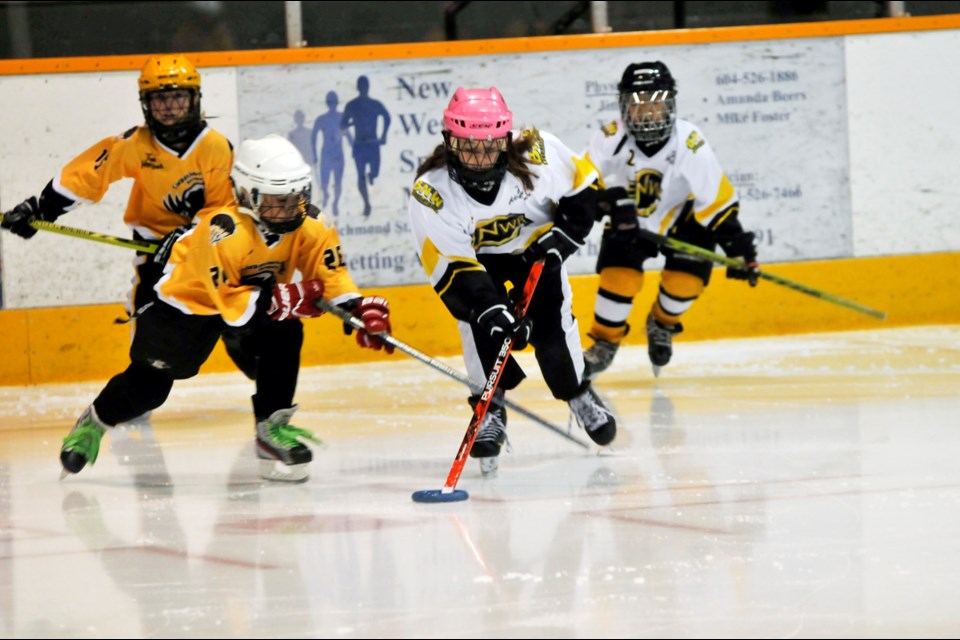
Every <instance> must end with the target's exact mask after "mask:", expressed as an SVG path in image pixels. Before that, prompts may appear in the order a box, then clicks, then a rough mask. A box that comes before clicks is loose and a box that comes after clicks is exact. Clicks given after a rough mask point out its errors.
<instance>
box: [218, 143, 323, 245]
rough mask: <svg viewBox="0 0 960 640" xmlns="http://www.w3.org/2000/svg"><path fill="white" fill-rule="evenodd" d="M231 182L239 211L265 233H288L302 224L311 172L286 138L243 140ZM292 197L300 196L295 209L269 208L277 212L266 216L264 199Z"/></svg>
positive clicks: (307, 201)
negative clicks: (258, 224)
mask: <svg viewBox="0 0 960 640" xmlns="http://www.w3.org/2000/svg"><path fill="white" fill-rule="evenodd" d="M230 179H231V180H232V181H233V192H234V195H235V196H236V198H237V204H238V209H239V210H240V211H241V212H242V213H245V214H247V215H249V216H251V217H253V219H254V220H256V221H257V222H259V223H260V224H261V225H262V226H263V227H265V228H266V230H267V231H270V232H272V233H289V232H291V231H293V230H295V229H297V228H298V227H299V226H300V225H301V224H303V219H304V217H306V215H307V208H308V207H309V206H310V191H311V183H312V171H311V170H310V166H309V165H308V164H307V163H306V162H304V161H303V156H301V155H300V152H299V151H297V148H296V147H294V146H293V144H292V143H291V142H290V141H289V140H287V139H286V138H282V137H280V136H278V135H276V134H270V135H268V136H266V137H264V138H260V139H258V140H244V141H243V142H242V143H241V144H240V148H239V149H238V150H237V155H236V156H235V157H234V160H233V170H232V171H231V172H230ZM292 194H296V195H298V196H299V198H298V199H297V201H296V206H293V204H287V205H286V206H282V207H281V206H277V205H273V206H270V207H268V208H269V209H271V210H272V209H277V210H278V211H277V212H276V214H275V215H265V214H267V213H268V212H267V211H265V210H264V209H266V208H265V207H264V206H263V205H264V198H263V197H264V196H289V195H292ZM269 213H271V214H272V213H273V212H272V211H271V212H269Z"/></svg>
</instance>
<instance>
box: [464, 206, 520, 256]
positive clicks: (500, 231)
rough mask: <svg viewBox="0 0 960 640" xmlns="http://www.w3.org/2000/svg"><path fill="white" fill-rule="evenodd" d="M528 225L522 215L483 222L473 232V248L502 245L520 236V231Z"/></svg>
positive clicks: (510, 215) (514, 214)
mask: <svg viewBox="0 0 960 640" xmlns="http://www.w3.org/2000/svg"><path fill="white" fill-rule="evenodd" d="M528 224H530V221H529V220H528V219H527V217H526V216H525V215H523V214H522V213H511V214H508V215H505V216H497V217H496V218H490V219H489V220H483V221H482V222H480V223H479V224H478V225H477V228H476V230H474V232H473V248H474V249H479V248H480V247H499V246H500V245H504V244H506V243H508V242H510V241H511V240H513V239H514V238H516V237H517V236H518V235H520V230H521V229H523V227H524V226H526V225H528Z"/></svg>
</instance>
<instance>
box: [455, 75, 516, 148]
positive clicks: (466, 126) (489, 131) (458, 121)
mask: <svg viewBox="0 0 960 640" xmlns="http://www.w3.org/2000/svg"><path fill="white" fill-rule="evenodd" d="M443 128H444V129H446V130H447V131H449V132H450V135H452V136H454V137H457V138H467V139H480V140H496V139H498V138H506V137H507V134H509V133H510V129H512V128H513V114H512V113H510V110H509V109H507V103H506V102H504V101H503V96H502V95H500V92H499V91H497V88H496V87H490V89H489V90H488V89H464V88H463V87H460V88H458V89H457V92H456V93H455V94H453V98H451V99H450V104H448V105H447V109H446V111H444V112H443Z"/></svg>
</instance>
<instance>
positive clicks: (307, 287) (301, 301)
mask: <svg viewBox="0 0 960 640" xmlns="http://www.w3.org/2000/svg"><path fill="white" fill-rule="evenodd" d="M322 297H323V281H322V280H304V281H303V282H281V283H280V284H277V285H274V287H273V297H272V299H271V300H270V308H269V309H268V310H267V315H268V316H270V319H271V320H289V319H290V318H316V317H317V316H319V315H323V311H322V310H320V309H318V308H317V306H316V305H315V304H314V300H317V299H319V298H322Z"/></svg>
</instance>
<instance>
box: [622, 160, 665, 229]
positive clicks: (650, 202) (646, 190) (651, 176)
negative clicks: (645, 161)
mask: <svg viewBox="0 0 960 640" xmlns="http://www.w3.org/2000/svg"><path fill="white" fill-rule="evenodd" d="M662 184H663V174H662V173H660V172H659V171H655V170H653V169H643V170H641V171H638V172H637V173H636V175H634V177H633V180H631V181H630V184H629V185H628V190H629V191H630V192H631V193H633V197H634V201H635V202H636V203H637V215H638V216H640V217H641V218H649V217H650V216H651V215H653V212H654V211H656V210H657V204H658V203H659V202H660V193H661V191H662Z"/></svg>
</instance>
